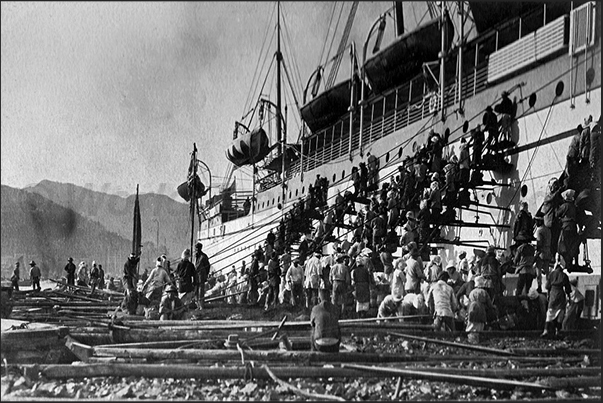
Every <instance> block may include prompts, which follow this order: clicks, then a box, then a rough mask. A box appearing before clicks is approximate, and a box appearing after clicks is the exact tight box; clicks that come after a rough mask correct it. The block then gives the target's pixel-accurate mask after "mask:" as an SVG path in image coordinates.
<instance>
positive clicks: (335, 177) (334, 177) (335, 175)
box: [333, 174, 337, 182]
mask: <svg viewBox="0 0 603 403" xmlns="http://www.w3.org/2000/svg"><path fill="white" fill-rule="evenodd" d="M336 180H337V174H333V182H335V181H336Z"/></svg>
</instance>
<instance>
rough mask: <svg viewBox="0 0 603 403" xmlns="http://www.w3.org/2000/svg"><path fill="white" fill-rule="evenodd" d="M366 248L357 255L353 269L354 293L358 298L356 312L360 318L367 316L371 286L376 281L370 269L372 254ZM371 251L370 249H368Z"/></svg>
mask: <svg viewBox="0 0 603 403" xmlns="http://www.w3.org/2000/svg"><path fill="white" fill-rule="evenodd" d="M367 249H368V248H365V249H364V250H363V251H362V252H361V253H360V255H358V256H357V257H356V267H354V269H353V270H352V273H351V281H352V287H353V289H354V291H353V294H354V298H355V299H356V314H357V316H358V318H365V317H366V315H367V313H368V310H369V307H370V302H371V292H370V286H371V285H372V284H374V283H375V279H374V278H373V275H372V273H371V271H370V270H369V264H370V254H368V252H367ZM368 251H370V249H368Z"/></svg>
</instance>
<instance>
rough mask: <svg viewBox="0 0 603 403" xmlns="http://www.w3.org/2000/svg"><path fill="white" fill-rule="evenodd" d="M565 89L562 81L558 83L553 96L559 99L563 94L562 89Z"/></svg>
mask: <svg viewBox="0 0 603 403" xmlns="http://www.w3.org/2000/svg"><path fill="white" fill-rule="evenodd" d="M564 88H565V84H563V81H559V82H558V83H557V86H556V87H555V95H556V96H558V97H560V96H561V94H563V89H564Z"/></svg>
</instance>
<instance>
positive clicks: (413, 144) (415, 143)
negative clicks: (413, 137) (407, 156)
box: [412, 141, 419, 153]
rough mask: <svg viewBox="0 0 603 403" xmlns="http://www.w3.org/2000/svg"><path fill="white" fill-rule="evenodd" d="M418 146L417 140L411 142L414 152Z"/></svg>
mask: <svg viewBox="0 0 603 403" xmlns="http://www.w3.org/2000/svg"><path fill="white" fill-rule="evenodd" d="M418 148H419V146H418V145H417V142H416V141H415V142H413V143H412V152H413V153H416V152H417V149H418Z"/></svg>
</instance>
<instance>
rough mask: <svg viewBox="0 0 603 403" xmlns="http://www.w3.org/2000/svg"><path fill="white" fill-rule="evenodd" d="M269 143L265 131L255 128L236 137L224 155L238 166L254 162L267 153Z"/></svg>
mask: <svg viewBox="0 0 603 403" xmlns="http://www.w3.org/2000/svg"><path fill="white" fill-rule="evenodd" d="M269 143H270V141H269V139H268V135H267V134H266V131H265V130H264V129H262V128H257V129H254V130H253V131H251V132H249V133H246V134H243V135H241V136H239V137H237V138H236V139H235V140H234V141H233V142H232V144H231V145H230V147H228V150H227V151H226V157H227V158H228V160H229V161H230V162H232V163H233V164H235V165H236V166H238V167H240V166H243V165H250V164H255V163H256V162H259V161H261V160H263V159H264V158H265V157H266V156H267V155H268V153H269V152H270V144H269Z"/></svg>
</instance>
